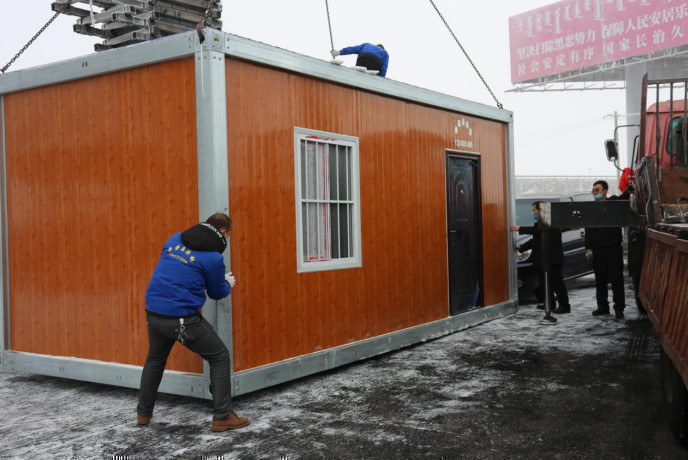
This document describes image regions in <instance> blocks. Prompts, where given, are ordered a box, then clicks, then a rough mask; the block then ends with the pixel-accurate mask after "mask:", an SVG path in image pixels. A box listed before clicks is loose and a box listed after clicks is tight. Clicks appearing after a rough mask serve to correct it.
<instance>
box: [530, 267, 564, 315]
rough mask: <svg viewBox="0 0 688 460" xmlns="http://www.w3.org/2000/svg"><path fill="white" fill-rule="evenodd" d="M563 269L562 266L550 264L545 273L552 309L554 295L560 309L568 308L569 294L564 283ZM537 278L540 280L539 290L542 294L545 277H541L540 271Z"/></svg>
mask: <svg viewBox="0 0 688 460" xmlns="http://www.w3.org/2000/svg"><path fill="white" fill-rule="evenodd" d="M563 268H564V265H563V264H550V265H549V271H548V272H547V274H548V275H549V298H550V299H552V304H551V305H552V308H554V294H556V295H557V301H558V302H559V306H560V307H564V308H570V305H569V293H568V291H567V290H566V283H565V282H564V274H563ZM538 277H539V279H540V289H542V292H543V293H544V292H545V291H544V289H545V277H544V276H543V275H542V271H540V272H538Z"/></svg>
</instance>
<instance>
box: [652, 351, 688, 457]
mask: <svg viewBox="0 0 688 460" xmlns="http://www.w3.org/2000/svg"><path fill="white" fill-rule="evenodd" d="M659 360H660V366H661V369H662V400H663V403H664V413H665V414H666V417H667V422H668V423H669V428H671V431H672V432H673V433H674V436H675V437H676V439H678V440H679V441H681V442H682V443H686V442H687V441H688V391H686V386H685V385H684V384H683V379H682V378H681V374H679V373H678V371H677V370H676V367H674V363H673V362H672V361H671V359H670V358H669V356H668V355H667V354H666V353H665V352H664V350H660V352H659Z"/></svg>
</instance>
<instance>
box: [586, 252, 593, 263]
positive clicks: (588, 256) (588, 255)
mask: <svg viewBox="0 0 688 460" xmlns="http://www.w3.org/2000/svg"><path fill="white" fill-rule="evenodd" d="M585 258H586V259H588V261H590V262H592V249H586V250H585Z"/></svg>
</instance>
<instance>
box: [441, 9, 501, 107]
mask: <svg viewBox="0 0 688 460" xmlns="http://www.w3.org/2000/svg"><path fill="white" fill-rule="evenodd" d="M430 3H432V6H433V8H435V11H437V14H439V16H440V19H441V20H442V22H444V25H445V26H447V29H448V30H449V33H450V34H451V35H452V37H454V40H455V41H456V44H457V45H459V48H461V51H463V54H464V55H465V56H466V59H468V62H470V63H471V65H472V66H473V69H474V70H475V73H477V74H478V76H479V77H480V79H481V80H482V82H483V84H484V85H485V88H487V90H488V91H489V92H490V95H491V96H492V99H494V100H495V102H496V103H497V107H499V108H500V109H502V108H504V107H502V103H501V102H499V101H498V100H497V96H495V95H494V93H493V92H492V90H491V89H490V86H489V85H488V84H487V82H486V81H485V79H484V78H483V76H482V75H481V74H480V71H479V70H478V68H477V67H476V66H475V64H473V61H472V60H471V58H470V57H469V56H468V53H467V52H466V50H465V49H463V46H461V42H459V39H458V38H456V35H454V32H453V31H452V30H451V27H449V24H447V21H445V19H444V16H442V13H440V10H438V9H437V6H436V5H435V2H433V1H432V0H430Z"/></svg>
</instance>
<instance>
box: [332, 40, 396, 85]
mask: <svg viewBox="0 0 688 460" xmlns="http://www.w3.org/2000/svg"><path fill="white" fill-rule="evenodd" d="M339 54H341V55H347V54H358V55H361V54H372V55H373V56H376V57H378V58H379V59H380V62H382V67H381V69H380V74H379V75H380V76H381V77H384V76H386V75H387V64H388V63H389V54H388V53H387V51H385V49H384V48H380V47H379V46H375V45H371V44H370V43H364V44H362V45H358V46H349V47H347V48H342V49H341V50H339Z"/></svg>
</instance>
